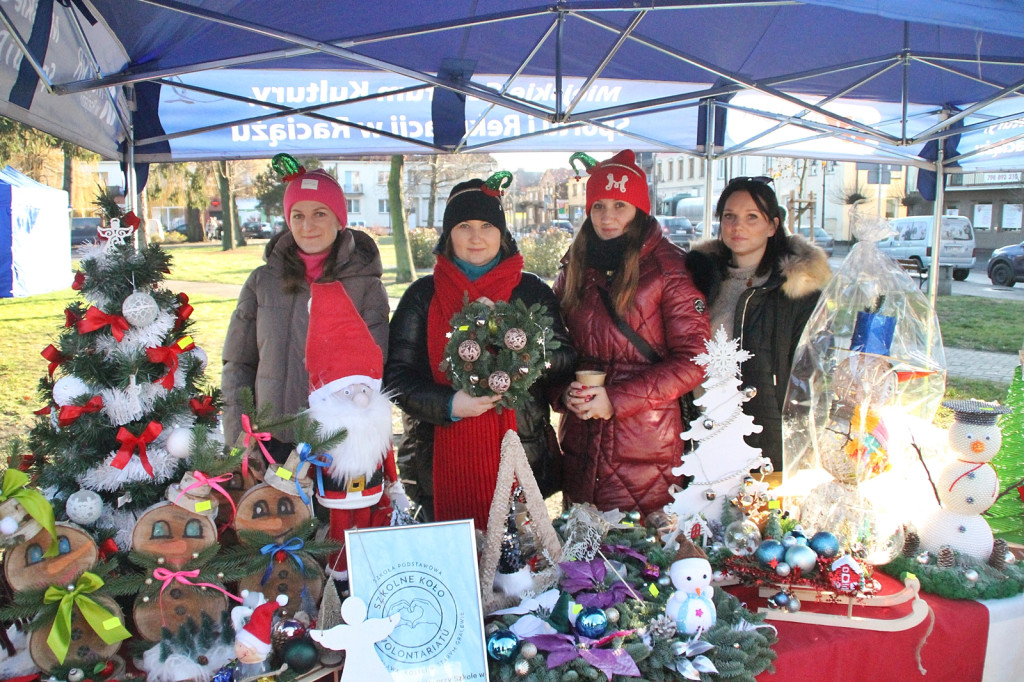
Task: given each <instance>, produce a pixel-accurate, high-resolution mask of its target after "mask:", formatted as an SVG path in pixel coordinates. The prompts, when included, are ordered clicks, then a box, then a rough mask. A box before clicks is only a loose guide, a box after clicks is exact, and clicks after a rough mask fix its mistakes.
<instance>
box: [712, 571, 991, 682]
mask: <svg viewBox="0 0 1024 682" xmlns="http://www.w3.org/2000/svg"><path fill="white" fill-rule="evenodd" d="M876 577H877V578H878V579H879V580H880V582H882V583H883V585H884V586H885V587H887V588H889V589H898V586H897V585H895V583H894V581H892V579H891V578H888V577H887V576H881V575H879V574H876ZM727 589H728V590H729V591H730V592H732V593H733V594H735V595H736V596H737V597H738V598H739V599H740V600H741V601H743V602H745V603H746V604H747V607H748V608H750V609H751V610H753V611H756V609H757V607H758V606H763V605H764V600H763V599H759V598H758V597H757V591H756V589H753V588H743V587H738V586H737V587H729V588H727ZM885 591H886V590H883V592H885ZM922 596H923V597H924V599H925V601H927V603H928V605H929V606H931V608H932V611H933V612H934V614H935V625H934V629H933V630H932V632H931V634H928V636H927V639H926V640H925V643H924V646H923V647H922V648H921V660H920V663H921V665H922V666H923V667H924V669H925V670H926V671H927V675H922V674H921V671H920V670H919V669H918V661H917V657H916V655H915V652H916V651H917V648H918V646H919V645H920V643H921V641H922V639H923V638H924V637H925V635H926V633H928V628H929V624H930V619H929V618H925V620H924V622H922V623H920V624H919V625H916V626H915V627H912V628H910V629H908V630H903V631H902V632H878V631H873V630H857V629H853V628H844V627H829V626H823V625H809V624H805V623H789V622H784V621H775V620H769V621H768V622H769V623H771V624H772V625H774V626H775V627H776V628H777V629H778V633H779V643H778V644H777V645H776V647H775V651H776V652H777V653H778V655H779V657H778V659H777V660H776V661H775V674H774V675H772V674H770V673H763V674H762V675H760V676H758V678H757V679H758V680H759V681H760V680H763V681H764V682H776V681H784V682H889V681H890V680H891V681H892V682H903V680H927V682H981V679H982V672H983V669H984V665H985V647H986V642H987V640H988V628H989V614H988V609H986V608H985V606H984V605H982V604H979V603H978V602H974V601H961V600H952V599H944V598H942V597H937V596H934V595H926V594H923V593H922ZM804 603H805V605H806V600H805V602H804ZM815 607H816V605H815V606H812V605H806V608H805V610H806V609H813V608H815ZM875 611H877V612H879V614H880V615H881V616H882V617H885V614H886V612H890V615H892V614H895V615H902V614H903V613H906V612H907V611H909V609H908V608H906V607H905V606H901V607H893V608H892V609H888V608H878V609H874V608H873V609H872V612H875ZM837 612H838V613H845V612H846V609H845V607H842V608H840V609H837ZM855 615H864V611H863V610H860V611H857V612H856V613H855Z"/></svg>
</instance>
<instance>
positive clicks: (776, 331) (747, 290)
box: [687, 178, 832, 471]
mask: <svg viewBox="0 0 1024 682" xmlns="http://www.w3.org/2000/svg"><path fill="white" fill-rule="evenodd" d="M715 216H716V217H717V218H718V219H719V221H720V223H721V230H720V233H719V237H718V239H713V240H707V241H703V242H699V243H697V244H695V245H694V247H693V250H692V251H691V252H690V253H689V254H688V255H687V266H688V268H689V269H690V272H691V273H692V275H693V277H694V279H695V281H696V282H697V285H698V286H699V287H700V288H701V289H702V290H703V291H704V292H705V293H706V294H707V297H708V302H709V304H710V312H711V332H712V334H713V333H714V332H715V330H716V329H718V328H719V327H720V326H724V327H725V330H726V331H727V332H728V333H729V338H731V339H739V340H740V346H741V347H742V348H743V349H744V350H747V351H749V352H750V353H751V354H753V357H752V358H751V359H749V360H747V361H746V362H744V363H743V365H742V367H741V376H742V378H743V381H744V384H745V385H747V386H753V387H754V388H756V389H757V394H756V395H755V396H754V397H753V399H751V400H750V401H749V402H748V403H746V404H745V405H744V407H743V411H744V412H745V413H747V414H749V415H751V416H753V417H754V421H755V422H756V423H757V424H760V425H761V427H762V431H761V433H756V434H751V435H749V436H747V437H746V441H747V443H748V444H749V445H751V446H752V447H759V448H761V452H762V454H763V455H765V456H767V457H769V458H770V459H771V461H772V465H773V466H774V468H775V470H776V471H781V470H782V407H783V402H784V401H785V399H786V387H787V386H788V384H789V374H790V369H791V367H792V363H793V354H794V353H795V351H796V346H797V343H799V341H800V335H801V334H802V333H803V329H804V325H805V324H806V323H807V320H808V318H809V317H810V316H811V313H812V312H813V311H814V307H815V306H816V305H817V303H818V296H819V295H820V294H821V290H822V287H824V285H825V283H826V282H828V280H829V278H830V277H831V276H832V271H831V270H830V269H829V265H828V257H827V256H826V255H825V252H824V251H822V250H821V248H819V247H817V246H815V245H814V244H811V243H810V242H808V241H806V240H805V239H804V238H803V237H800V236H799V235H787V234H786V232H785V228H784V227H783V225H782V217H783V214H782V210H781V208H780V207H779V202H778V199H777V198H776V196H775V192H774V191H773V190H772V188H771V187H770V186H769V185H768V184H767V182H766V181H764V180H763V179H761V178H758V179H754V178H737V179H735V180H733V181H731V182H730V183H729V184H728V185H727V186H726V188H725V189H724V190H723V191H722V195H721V196H720V197H719V199H718V205H717V207H716V208H715Z"/></svg>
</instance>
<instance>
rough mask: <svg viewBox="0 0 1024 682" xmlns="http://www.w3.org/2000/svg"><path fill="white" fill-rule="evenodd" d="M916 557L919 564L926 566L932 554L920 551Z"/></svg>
mask: <svg viewBox="0 0 1024 682" xmlns="http://www.w3.org/2000/svg"><path fill="white" fill-rule="evenodd" d="M916 558H917V563H919V564H921V565H922V566H927V565H928V562H930V561H931V560H932V555H931V554H930V553H928V552H921V553H920V554H918V555H917V557H916Z"/></svg>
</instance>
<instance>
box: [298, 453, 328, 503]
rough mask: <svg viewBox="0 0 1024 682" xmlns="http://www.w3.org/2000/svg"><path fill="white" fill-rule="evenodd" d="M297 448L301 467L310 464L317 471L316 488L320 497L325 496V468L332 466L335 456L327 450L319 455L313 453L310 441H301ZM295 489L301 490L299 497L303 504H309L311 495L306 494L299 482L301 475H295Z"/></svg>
mask: <svg viewBox="0 0 1024 682" xmlns="http://www.w3.org/2000/svg"><path fill="white" fill-rule="evenodd" d="M295 450H296V451H297V452H298V453H299V468H300V469H301V468H302V465H303V464H309V466H310V468H311V469H312V470H313V471H314V472H316V490H317V494H319V495H320V497H323V496H324V469H326V468H327V467H329V466H331V464H333V463H334V458H333V457H331V456H330V455H328V454H327V453H326V452H324V453H321V454H319V455H314V454H312V452H313V449H312V448H311V447H309V443H299V444H298V445H296V446H295ZM295 489H296V490H298V491H299V497H300V498H301V499H302V503H303V504H307V505H308V504H309V503H310V502H309V496H308V495H306V493H305V491H304V490H303V489H302V486H301V485H300V484H299V477H298V476H296V477H295Z"/></svg>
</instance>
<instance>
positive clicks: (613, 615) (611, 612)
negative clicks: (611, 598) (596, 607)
mask: <svg viewBox="0 0 1024 682" xmlns="http://www.w3.org/2000/svg"><path fill="white" fill-rule="evenodd" d="M604 615H606V616H608V622H609V623H611V624H612V625H615V624H616V623H618V622H619V617H620V614H619V610H618V609H617V608H615V607H614V606H609V607H608V608H606V609H605V610H604Z"/></svg>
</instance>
